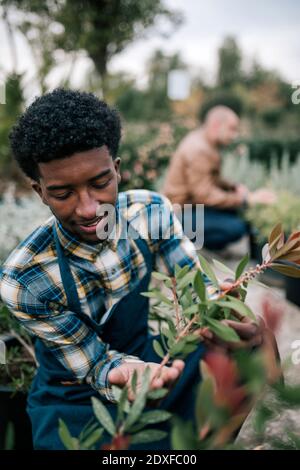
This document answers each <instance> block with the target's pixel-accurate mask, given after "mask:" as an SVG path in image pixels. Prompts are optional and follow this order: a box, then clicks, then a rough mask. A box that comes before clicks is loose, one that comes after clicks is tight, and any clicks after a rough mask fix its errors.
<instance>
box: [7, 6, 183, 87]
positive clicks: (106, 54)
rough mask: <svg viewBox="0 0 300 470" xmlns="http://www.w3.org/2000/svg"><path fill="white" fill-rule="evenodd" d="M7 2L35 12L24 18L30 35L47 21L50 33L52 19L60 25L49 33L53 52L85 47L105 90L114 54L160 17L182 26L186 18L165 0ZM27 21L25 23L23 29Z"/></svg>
mask: <svg viewBox="0 0 300 470" xmlns="http://www.w3.org/2000/svg"><path fill="white" fill-rule="evenodd" d="M3 4H4V5H6V6H12V5H13V6H15V7H17V8H18V9H19V11H22V12H23V13H24V12H26V13H31V14H34V16H32V15H27V16H26V19H25V20H24V23H26V32H27V36H29V37H30V36H31V37H32V36H33V35H34V34H35V33H36V30H37V28H39V27H40V26H43V27H44V28H45V22H46V23H47V27H46V28H45V31H47V34H48V32H49V31H51V28H50V25H51V23H55V24H56V25H58V26H59V27H60V28H59V32H56V31H55V30H54V31H53V32H52V37H51V36H50V37H49V39H50V42H53V47H52V54H53V53H54V52H55V51H57V50H59V49H64V50H65V51H66V52H74V51H82V50H84V51H85V52H86V53H87V55H88V56H89V57H90V59H91V60H92V61H93V63H94V65H95V68H96V70H97V72H98V73H99V75H100V76H101V79H102V89H103V91H105V88H106V83H105V81H106V74H107V65H108V62H109V61H110V59H111V58H112V57H113V56H114V55H116V54H118V53H120V52H121V51H122V50H123V49H125V48H126V47H127V46H128V45H129V44H130V43H131V42H132V41H133V40H135V39H138V38H141V37H142V36H144V35H145V32H146V31H147V30H148V29H149V28H151V27H153V26H154V25H155V24H156V23H157V21H158V20H161V19H164V20H165V21H166V22H169V24H171V26H173V25H175V26H178V25H179V24H180V23H181V21H182V17H181V15H180V14H179V13H178V12H177V11H170V10H168V9H167V8H166V7H165V6H164V5H163V4H162V2H161V0H126V1H124V0H111V1H109V2H107V1H105V0H101V1H99V0H88V1H84V2H83V1H79V2H78V1H77V2H73V1H71V0H64V1H61V2H52V1H51V0H47V1H36V0H3ZM24 23H23V25H22V24H21V30H22V29H23V31H24ZM57 29H58V28H56V30H57ZM30 30H31V34H30ZM165 34H166V31H165Z"/></svg>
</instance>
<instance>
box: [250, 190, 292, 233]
mask: <svg viewBox="0 0 300 470" xmlns="http://www.w3.org/2000/svg"><path fill="white" fill-rule="evenodd" d="M299 213H300V198H299V196H296V195H293V194H291V193H289V192H287V191H281V192H279V193H278V195H277V201H276V202H275V204H272V205H260V204H259V205H256V206H252V207H249V208H248V209H247V211H246V214H245V215H246V219H247V220H248V221H249V222H251V224H252V226H253V227H254V228H255V229H256V231H257V238H258V241H259V242H264V241H265V240H266V239H267V237H268V233H269V232H270V230H271V228H272V227H273V226H274V225H275V224H277V223H278V221H279V220H280V221H281V222H282V226H283V230H284V232H285V233H290V232H292V231H293V230H297V229H298V228H299V226H300V223H299Z"/></svg>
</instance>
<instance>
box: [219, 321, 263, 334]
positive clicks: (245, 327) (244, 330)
mask: <svg viewBox="0 0 300 470" xmlns="http://www.w3.org/2000/svg"><path fill="white" fill-rule="evenodd" d="M222 323H223V324H224V325H227V326H230V328H232V329H233V330H235V331H236V332H237V334H238V335H239V337H240V338H241V339H251V338H253V337H254V336H255V335H257V334H258V333H259V326H258V325H256V324H255V323H251V322H249V323H248V322H247V323H242V322H241V323H240V322H237V321H234V320H222Z"/></svg>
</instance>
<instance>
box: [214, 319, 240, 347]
mask: <svg viewBox="0 0 300 470" xmlns="http://www.w3.org/2000/svg"><path fill="white" fill-rule="evenodd" d="M206 321H207V323H208V325H209V327H210V329H211V331H212V332H213V333H215V334H216V335H217V336H218V337H219V338H221V339H223V340H224V341H230V342H235V341H240V337H239V335H238V334H237V333H236V331H235V330H234V329H233V328H231V327H230V326H228V325H224V324H223V323H221V322H219V321H218V320H214V319H213V318H208V317H207V318H206Z"/></svg>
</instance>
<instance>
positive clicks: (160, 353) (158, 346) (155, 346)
mask: <svg viewBox="0 0 300 470" xmlns="http://www.w3.org/2000/svg"><path fill="white" fill-rule="evenodd" d="M153 349H154V351H155V352H156V354H157V355H158V356H159V357H161V358H163V357H164V356H165V353H164V351H163V348H162V346H161V344H160V342H159V341H157V339H154V340H153Z"/></svg>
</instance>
